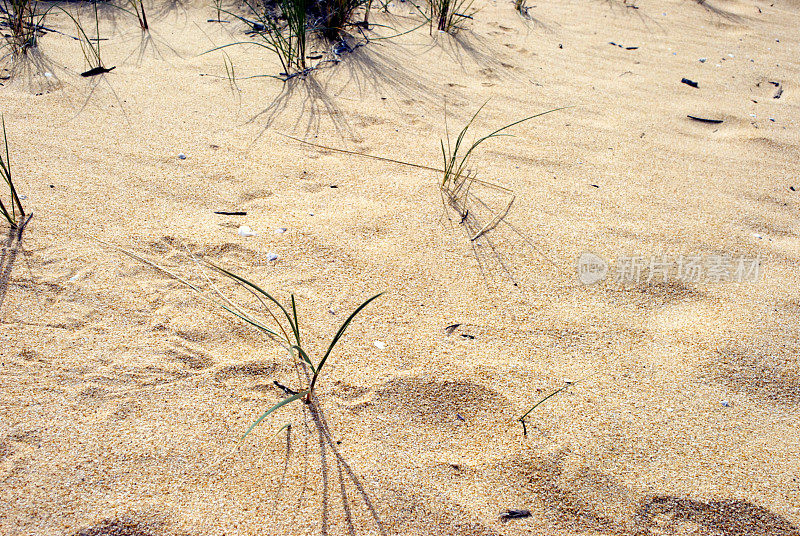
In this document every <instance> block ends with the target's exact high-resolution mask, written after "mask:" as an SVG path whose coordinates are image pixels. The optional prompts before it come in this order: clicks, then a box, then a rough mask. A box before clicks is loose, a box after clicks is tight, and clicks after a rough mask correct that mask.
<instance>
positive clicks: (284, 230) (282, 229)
mask: <svg viewBox="0 0 800 536" xmlns="http://www.w3.org/2000/svg"><path fill="white" fill-rule="evenodd" d="M285 232H286V227H278V228H277V229H275V234H283V233H285Z"/></svg>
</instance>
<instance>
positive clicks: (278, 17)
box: [206, 0, 309, 80]
mask: <svg viewBox="0 0 800 536" xmlns="http://www.w3.org/2000/svg"><path fill="white" fill-rule="evenodd" d="M244 5H245V6H246V7H247V10H248V14H249V15H250V16H251V17H253V19H255V20H251V19H249V18H248V17H245V16H242V15H238V14H236V13H233V12H231V11H226V10H224V9H222V8H221V6H219V5H218V6H217V11H218V13H225V14H227V15H230V16H232V17H235V18H237V19H239V20H240V21H242V22H244V23H246V24H248V25H249V26H250V27H251V28H252V30H251V31H250V32H249V33H251V34H252V35H254V36H255V37H256V38H257V40H256V41H236V42H234V43H228V44H227V45H222V46H219V47H215V48H213V49H211V50H209V51H207V52H206V53H208V52H214V51H216V50H221V49H224V48H227V47H230V46H237V45H256V46H259V47H262V48H265V49H267V50H269V51H270V52H272V53H274V54H275V55H276V56H277V58H278V60H279V61H280V63H281V73H280V77H276V78H281V79H283V80H287V79H289V78H292V77H294V76H298V75H302V74H304V73H306V72H307V66H306V50H307V43H308V20H307V13H308V5H309V0H280V4H279V6H280V7H279V9H277V10H276V9H273V8H272V6H268V5H266V4H263V3H259V1H258V0H244ZM218 17H219V15H218Z"/></svg>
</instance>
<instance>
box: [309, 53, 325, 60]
mask: <svg viewBox="0 0 800 536" xmlns="http://www.w3.org/2000/svg"><path fill="white" fill-rule="evenodd" d="M308 59H310V60H319V59H322V54H315V55H313V56H308Z"/></svg>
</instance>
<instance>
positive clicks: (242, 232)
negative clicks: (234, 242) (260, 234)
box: [239, 225, 256, 237]
mask: <svg viewBox="0 0 800 536" xmlns="http://www.w3.org/2000/svg"><path fill="white" fill-rule="evenodd" d="M239 236H244V237H248V236H256V232H255V231H253V230H252V229H251V228H250V227H248V226H247V225H242V226H241V227H239Z"/></svg>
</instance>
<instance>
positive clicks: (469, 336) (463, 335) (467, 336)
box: [461, 333, 475, 341]
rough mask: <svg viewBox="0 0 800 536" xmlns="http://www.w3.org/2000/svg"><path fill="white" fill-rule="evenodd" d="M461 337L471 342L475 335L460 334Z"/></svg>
mask: <svg viewBox="0 0 800 536" xmlns="http://www.w3.org/2000/svg"><path fill="white" fill-rule="evenodd" d="M461 336H462V337H464V338H465V339H469V340H471V341H472V340H475V335H470V334H469V333H462V334H461Z"/></svg>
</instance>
